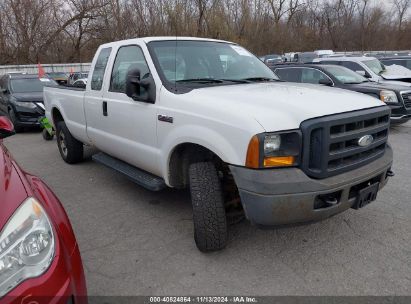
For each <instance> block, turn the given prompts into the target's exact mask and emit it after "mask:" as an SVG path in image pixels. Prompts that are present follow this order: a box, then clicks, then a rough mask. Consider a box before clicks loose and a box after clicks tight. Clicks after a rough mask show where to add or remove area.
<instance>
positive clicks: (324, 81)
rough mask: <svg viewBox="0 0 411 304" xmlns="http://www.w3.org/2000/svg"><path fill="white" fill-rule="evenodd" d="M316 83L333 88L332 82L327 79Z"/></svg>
mask: <svg viewBox="0 0 411 304" xmlns="http://www.w3.org/2000/svg"><path fill="white" fill-rule="evenodd" d="M318 83H319V84H322V85H325V86H328V87H332V86H334V84H333V82H332V81H331V80H329V79H321V80H320V81H319V82H318Z"/></svg>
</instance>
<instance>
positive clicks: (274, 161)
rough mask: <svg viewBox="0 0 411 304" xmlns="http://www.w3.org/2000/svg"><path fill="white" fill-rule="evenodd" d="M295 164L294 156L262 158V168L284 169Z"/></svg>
mask: <svg viewBox="0 0 411 304" xmlns="http://www.w3.org/2000/svg"><path fill="white" fill-rule="evenodd" d="M294 164H295V157H294V156H279V157H266V158H264V167H285V166H293V165H294Z"/></svg>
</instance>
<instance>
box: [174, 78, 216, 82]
mask: <svg viewBox="0 0 411 304" xmlns="http://www.w3.org/2000/svg"><path fill="white" fill-rule="evenodd" d="M176 82H177V83H184V82H200V83H201V82H203V83H223V82H224V81H223V80H220V79H214V78H191V79H181V80H177V81H176Z"/></svg>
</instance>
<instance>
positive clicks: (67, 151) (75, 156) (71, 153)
mask: <svg viewBox="0 0 411 304" xmlns="http://www.w3.org/2000/svg"><path fill="white" fill-rule="evenodd" d="M56 137H57V146H58V148H59V151H60V155H61V157H62V158H63V160H64V161H65V162H66V163H68V164H76V163H79V162H81V161H82V160H83V150H84V147H83V143H82V142H80V141H78V140H77V139H75V138H74V137H73V135H71V133H70V131H69V129H68V128H67V126H66V123H65V122H64V121H60V122H59V123H57V130H56Z"/></svg>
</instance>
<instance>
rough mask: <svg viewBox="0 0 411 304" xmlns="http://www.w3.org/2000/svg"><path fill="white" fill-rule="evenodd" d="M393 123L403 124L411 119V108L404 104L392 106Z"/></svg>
mask: <svg viewBox="0 0 411 304" xmlns="http://www.w3.org/2000/svg"><path fill="white" fill-rule="evenodd" d="M390 108H391V124H402V123H405V122H407V121H408V120H410V119H411V108H405V107H404V106H390Z"/></svg>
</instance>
